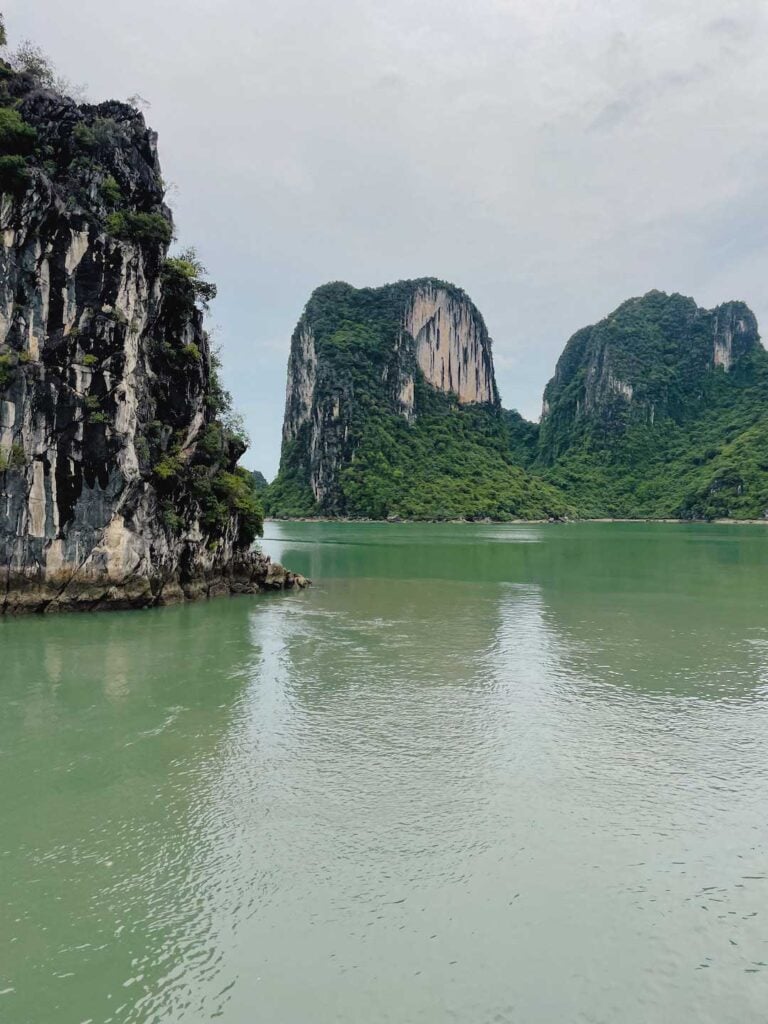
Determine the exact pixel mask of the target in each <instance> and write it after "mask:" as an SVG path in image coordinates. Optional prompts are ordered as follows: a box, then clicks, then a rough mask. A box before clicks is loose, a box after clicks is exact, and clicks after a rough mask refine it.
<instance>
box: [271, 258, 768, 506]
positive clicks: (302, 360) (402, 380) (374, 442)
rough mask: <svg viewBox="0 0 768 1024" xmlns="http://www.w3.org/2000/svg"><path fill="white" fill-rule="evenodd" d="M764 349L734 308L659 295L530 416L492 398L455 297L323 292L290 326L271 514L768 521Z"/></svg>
mask: <svg viewBox="0 0 768 1024" xmlns="http://www.w3.org/2000/svg"><path fill="white" fill-rule="evenodd" d="M766 451H768V353H766V350H765V349H764V348H763V346H762V345H761V343H760V338H759V335H758V330H757V323H756V320H755V317H754V315H753V314H752V312H751V311H750V310H749V308H748V307H747V306H746V305H745V304H744V303H743V302H727V303H724V304H723V305H721V306H718V307H717V308H715V309H711V310H707V309H701V308H700V307H699V306H697V304H696V303H695V302H694V300H693V299H690V298H687V297H685V296H682V295H677V294H672V295H668V294H666V293H664V292H659V291H652V292H649V293H648V294H646V295H643V296H640V297H638V298H634V299H630V300H628V301H627V302H624V303H622V305H621V306H619V307H618V309H616V310H614V312H613V313H611V314H610V315H609V316H607V317H606V318H605V319H603V320H601V321H600V322H599V323H597V324H594V325H592V326H590V327H585V328H583V329H582V330H580V331H577V332H576V334H574V335H573V337H572V338H571V339H570V341H569V342H568V343H567V345H566V346H565V349H564V351H563V354H562V356H561V357H560V359H559V360H558V363H557V369H556V371H555V375H554V377H553V379H552V380H551V381H550V382H549V384H548V385H547V388H546V390H545V393H544V403H543V413H542V417H541V421H540V423H528V422H526V421H525V420H524V419H523V418H522V417H521V416H519V415H518V414H517V413H515V412H511V411H504V410H502V409H501V408H500V405H499V400H498V393H497V390H496V384H495V381H494V377H493V360H492V354H491V343H490V339H489V338H488V334H487V331H486V330H485V325H484V323H483V320H482V317H481V316H480V314H479V312H478V311H477V309H476V308H475V307H474V305H473V304H472V303H471V302H470V300H469V298H468V297H467V296H466V294H465V293H464V292H462V291H461V290H460V289H458V288H455V287H454V286H452V285H448V284H446V283H444V282H440V281H435V280H433V279H430V278H427V279H423V280H419V281H404V282H400V283H399V284H396V285H388V286H385V287H383V288H378V289H355V288H352V287H350V286H349V285H346V284H333V285H326V286H324V287H323V288H319V289H318V290H317V291H316V292H315V293H314V294H313V295H312V297H311V299H310V301H309V303H308V304H307V307H306V309H305V311H304V314H303V316H302V318H301V320H300V321H299V324H298V327H297V329H296V332H295V334H294V336H293V342H292V346H291V356H290V362H289V371H288V392H287V399H286V412H285V422H284V429H283V450H282V458H281V463H280V473H279V475H278V478H277V480H276V481H275V482H274V483H273V484H272V485H271V486H270V487H269V489H268V490H267V494H266V501H267V503H268V507H269V508H270V510H271V511H272V513H273V514H275V515H289V516H290V515H317V514H320V515H329V516H333V515H337V516H353V517H354V516H357V517H369V518H373V519H377V518H378V519H383V518H387V517H397V518H426V519H456V518H467V519H484V518H489V519H499V520H505V519H510V518H520V519H528V518H534V519H539V518H561V517H562V516H563V515H567V516H569V517H570V516H577V517H581V518H587V519H591V518H602V517H611V518H650V519H667V518H670V519H694V520H695V519H718V518H736V519H768V461H767V460H766V457H765V452H766Z"/></svg>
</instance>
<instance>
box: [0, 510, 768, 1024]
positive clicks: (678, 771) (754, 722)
mask: <svg viewBox="0 0 768 1024" xmlns="http://www.w3.org/2000/svg"><path fill="white" fill-rule="evenodd" d="M265 548H266V549H267V550H268V551H269V552H270V553H271V554H273V555H274V556H276V557H279V558H281V559H283V560H284V561H285V562H286V563H287V564H288V565H290V566H291V567H292V568H294V569H297V570H299V571H301V572H305V573H307V574H309V575H310V576H312V577H313V578H314V579H315V580H316V586H315V587H314V589H313V590H311V591H310V592H308V593H302V594H295V595H275V596H270V597H265V598H259V597H257V598H239V599H233V600H221V601H216V602H213V603H211V604H206V605H196V606H191V607H185V608H173V609H166V610H157V611H151V612H140V613H123V614H120V613H116V614H103V615H97V616H84V617H62V618H50V619H45V620H39V619H36V620H18V621H9V622H3V623H0V701H1V702H2V703H1V704H0V708H1V709H2V713H1V714H0V1021H2V1022H3V1024H84V1022H91V1024H107V1022H121V1024H128V1022H130V1024H149V1022H152V1024H154V1022H168V1024H198V1022H204V1021H209V1020H217V1021H223V1022H224V1024H254V1022H264V1024H384V1022H387V1024H388V1022H391V1024H410V1022H414V1024H421V1022H425V1024H443V1022H461V1024H485V1022H488V1024H491V1022H494V1024H507V1022H515V1024H560V1022H564V1024H570V1022H595V1024H602V1022H604V1024H660V1022H661V1024H667V1022H668V1024H687V1022H696V1024H710V1022H711V1024H730V1022H733V1024H753V1022H754V1024H764V1022H765V1021H766V1020H768V616H767V615H766V612H767V611H768V599H767V598H768V532H766V530H765V529H763V528H762V527H719V526H718V527H706V526H691V527H683V526H664V525H654V526H642V525H634V524H627V525H597V524H584V525H575V526H506V527H498V526H458V525H457V526H453V525H446V526H418V525H392V526H380V525H374V524H364V525H359V526H357V525H345V524H338V525H337V524H283V525H275V524H273V525H270V526H269V527H268V537H267V540H266V541H265Z"/></svg>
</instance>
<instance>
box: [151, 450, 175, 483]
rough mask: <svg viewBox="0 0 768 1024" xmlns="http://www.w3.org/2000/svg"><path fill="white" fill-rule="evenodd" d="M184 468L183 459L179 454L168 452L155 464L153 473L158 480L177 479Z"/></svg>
mask: <svg viewBox="0 0 768 1024" xmlns="http://www.w3.org/2000/svg"><path fill="white" fill-rule="evenodd" d="M181 470H182V461H181V459H180V458H179V456H178V455H173V454H166V455H163V457H162V458H161V459H160V461H159V462H158V463H157V464H156V465H155V467H154V470H153V473H154V475H155V476H156V477H157V479H158V480H162V481H168V480H175V479H176V478H177V477H178V476H179V474H180V473H181Z"/></svg>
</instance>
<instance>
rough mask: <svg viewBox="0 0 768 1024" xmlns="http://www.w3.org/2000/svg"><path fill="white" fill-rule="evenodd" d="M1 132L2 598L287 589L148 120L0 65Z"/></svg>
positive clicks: (122, 599)
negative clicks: (260, 545)
mask: <svg viewBox="0 0 768 1024" xmlns="http://www.w3.org/2000/svg"><path fill="white" fill-rule="evenodd" d="M0 140H1V141H2V155H0V193H1V195H0V232H2V236H1V240H2V249H1V250H0V613H2V612H8V611H24V610H48V609H50V610H53V609H58V608H60V609H63V608H90V607H102V606H108V605H112V606H120V605H132V606H133V605H145V604H156V603H161V602H165V601H168V600H172V599H178V598H180V597H183V596H198V595H202V594H205V593H212V592H219V591H230V590H252V589H258V587H260V586H262V585H264V586H272V585H277V580H278V578H279V577H280V572H281V570H277V569H276V568H275V567H272V566H270V564H269V562H268V560H266V559H263V558H262V557H261V556H257V555H253V556H252V555H251V554H250V553H249V547H250V543H251V541H252V540H253V538H254V536H255V535H256V534H257V533H258V532H259V531H260V528H261V513H260V509H259V505H258V502H257V501H256V500H255V498H254V497H253V494H252V489H251V487H250V485H249V482H248V480H247V479H246V477H247V474H246V473H245V471H242V470H240V469H239V468H238V467H237V461H238V458H239V457H240V455H241V454H242V452H243V451H244V449H245V442H244V440H243V438H242V437H241V436H240V435H239V432H238V431H237V430H236V429H234V427H233V425H232V424H231V423H230V422H229V421H228V416H227V401H226V396H225V394H224V393H223V392H222V389H221V387H220V385H219V383H218V378H217V375H216V368H215V364H214V360H213V358H212V355H211V351H210V346H209V342H208V336H207V334H206V332H205V329H204V326H203V309H202V306H203V305H204V304H205V302H207V301H208V299H210V298H211V297H212V296H213V294H214V291H215V290H214V289H213V286H212V285H211V284H210V283H208V282H206V281H205V280H204V278H203V277H202V274H203V273H204V271H203V269H202V268H201V267H200V265H199V263H197V261H196V260H195V258H194V257H193V256H190V254H187V255H186V256H184V257H182V258H175V259H168V258H167V250H168V244H169V242H170V240H171V236H172V221H171V215H170V211H169V210H168V208H167V207H166V206H165V204H164V202H163V194H164V187H163V183H162V179H161V177H160V166H159V163H158V158H157V147H156V137H155V135H154V133H153V132H152V131H150V130H149V129H148V128H147V127H146V125H145V123H144V119H143V117H142V115H141V114H140V113H139V112H138V111H136V110H134V109H133V108H132V107H130V106H128V105H127V104H122V103H115V102H109V103H102V104H98V105H92V104H82V105H78V104H76V103H74V102H73V101H72V100H70V99H67V98H65V97H63V96H60V95H58V94H56V93H54V92H51V91H49V90H45V89H40V88H38V87H37V85H36V83H35V81H34V79H33V78H31V76H29V75H26V74H16V73H14V72H12V70H11V69H10V68H9V67H8V66H7V65H5V64H2V62H0ZM283 578H284V582H285V583H286V584H288V585H290V584H292V583H293V582H294V580H293V577H291V576H290V574H284V577H283Z"/></svg>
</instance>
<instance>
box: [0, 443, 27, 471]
mask: <svg viewBox="0 0 768 1024" xmlns="http://www.w3.org/2000/svg"><path fill="white" fill-rule="evenodd" d="M26 463H27V459H26V456H25V454H24V448H23V447H22V446H21V445H20V444H12V445H11V447H10V448H9V449H8V451H5V452H3V451H0V473H4V472H5V470H6V469H24V466H25V465H26Z"/></svg>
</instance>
